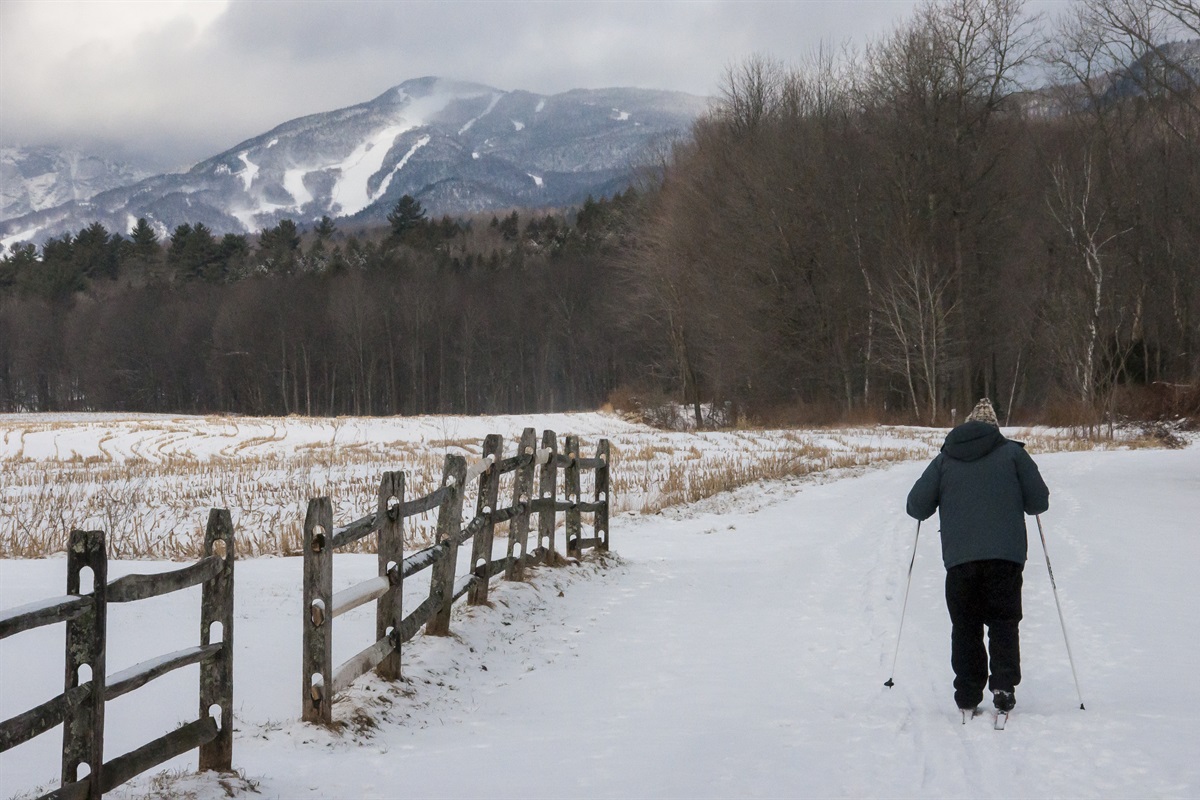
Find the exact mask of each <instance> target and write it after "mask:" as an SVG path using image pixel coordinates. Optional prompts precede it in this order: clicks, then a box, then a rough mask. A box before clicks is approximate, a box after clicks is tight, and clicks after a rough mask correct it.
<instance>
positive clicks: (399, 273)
mask: <svg viewBox="0 0 1200 800" xmlns="http://www.w3.org/2000/svg"><path fill="white" fill-rule="evenodd" d="M1198 40H1200V10H1198V8H1197V4H1196V3H1194V2H1188V1H1186V0H1079V1H1078V2H1075V3H1072V4H1071V5H1070V6H1069V8H1068V10H1067V11H1066V12H1065V13H1063V14H1062V15H1061V16H1059V17H1057V18H1054V19H1047V18H1043V17H1037V16H1033V15H1031V14H1029V13H1027V12H1026V9H1025V8H1024V6H1023V4H1022V3H1021V2H1019V0H944V1H943V2H933V1H932V0H930V1H928V2H925V3H924V4H922V5H920V6H919V7H918V8H917V9H916V11H915V12H914V13H913V14H912V15H911V16H910V17H908V18H906V19H905V20H904V21H903V23H901V24H900V25H898V26H897V27H896V28H895V29H894V30H893V31H892V32H890V33H888V34H887V35H885V36H882V37H880V38H878V39H876V40H873V41H871V42H869V43H867V44H866V45H865V46H863V47H862V48H861V49H858V50H855V49H852V48H849V47H847V48H843V49H833V48H825V49H823V50H821V51H819V52H816V53H812V54H809V55H808V56H807V57H806V58H805V59H804V60H803V61H801V62H800V63H797V64H785V63H784V62H780V61H776V60H774V59H772V58H769V57H765V56H758V57H753V58H750V59H747V60H746V61H744V62H742V63H739V64H736V65H732V66H730V67H728V68H727V69H726V72H725V74H724V78H723V81H722V92H721V96H720V97H719V98H718V99H717V101H716V102H715V103H714V105H713V107H712V108H711V110H710V111H709V113H708V114H706V115H705V116H704V117H702V118H701V119H699V120H698V121H697V122H696V124H695V125H694V127H693V130H692V131H691V132H690V136H688V137H687V138H686V139H684V140H681V141H678V142H675V143H673V144H672V146H671V147H670V148H669V149H667V150H664V151H663V152H662V153H660V154H658V155H657V156H656V157H655V159H654V160H652V161H651V160H648V162H647V164H646V165H645V168H644V170H642V174H643V178H642V179H641V180H640V182H639V184H638V185H637V186H636V187H630V189H629V190H628V191H625V192H622V193H620V194H618V195H616V196H614V197H611V198H600V199H598V200H594V199H589V200H588V201H587V202H586V203H584V204H583V205H582V206H580V207H578V208H573V209H537V210H528V209H516V210H509V211H506V212H504V213H500V214H497V215H495V216H491V215H482V216H479V217H475V218H470V219H465V218H464V219H451V218H441V219H437V220H435V219H432V218H431V217H430V216H429V215H428V214H426V212H425V210H424V209H423V208H422V207H421V204H420V202H419V201H418V200H415V199H413V198H411V197H405V198H404V199H402V200H401V201H400V202H399V203H398V204H397V205H396V207H395V208H394V209H393V211H392V213H391V215H390V216H389V218H388V222H389V225H388V227H386V228H382V229H376V230H370V229H355V230H345V231H343V230H339V225H338V221H337V220H330V219H328V218H325V219H323V220H321V221H320V222H317V223H304V224H301V223H298V222H293V221H284V222H282V223H280V224H279V225H278V226H276V227H275V228H272V229H269V230H265V231H262V232H261V233H259V234H257V235H254V236H247V235H234V234H228V235H225V236H223V237H217V236H215V235H214V234H213V233H212V232H211V231H209V230H208V229H207V228H205V226H203V225H194V226H189V225H183V226H180V227H179V228H177V229H176V230H174V231H173V232H171V233H170V235H169V236H162V237H160V236H159V235H158V234H156V233H155V231H154V230H153V228H152V227H151V226H150V225H149V224H148V223H147V222H146V221H145V220H141V221H139V222H138V224H137V226H135V227H134V228H133V229H132V230H131V231H129V232H124V233H116V232H110V231H107V230H105V229H104V228H103V226H100V225H99V224H94V225H92V226H89V227H87V228H84V229H82V230H80V231H79V232H78V234H76V235H74V236H64V237H61V238H59V239H54V240H50V241H47V242H46V243H45V244H44V245H43V246H42V247H41V248H40V249H39V248H36V247H34V246H33V245H28V244H26V245H18V246H16V247H14V248H11V249H10V250H9V251H8V252H6V253H5V254H4V255H3V257H2V258H0V410H2V411H25V410H38V411H40V410H137V411H152V412H154V411H162V412H204V413H212V412H231V413H248V414H304V415H336V414H416V413H513V412H532V411H560V410H567V409H580V408H596V407H599V406H601V405H602V404H604V403H606V402H609V403H612V404H613V405H615V406H618V407H629V406H636V405H646V404H652V403H661V402H662V401H664V400H673V401H676V402H680V403H683V404H685V405H686V406H687V407H688V408H689V409H691V410H692V413H694V414H695V416H696V418H697V421H698V422H700V423H701V424H715V423H717V422H721V423H729V422H732V421H734V418H735V417H736V418H738V419H746V420H750V421H782V420H791V421H834V420H851V419H861V420H881V419H884V420H889V421H898V422H918V423H922V424H944V423H946V422H950V421H953V420H955V419H961V418H962V416H963V415H964V414H965V413H966V412H967V411H969V409H970V408H971V407H972V405H973V404H974V399H975V398H977V397H979V396H985V395H986V396H989V397H991V398H992V399H993V400H994V402H995V403H996V405H997V408H998V409H999V410H1000V413H1001V417H1002V421H1005V422H1008V421H1012V422H1018V421H1033V420H1037V421H1047V422H1054V421H1060V422H1066V421H1070V422H1093V421H1099V420H1103V419H1109V420H1111V419H1113V418H1114V417H1115V416H1117V415H1128V414H1135V415H1136V414H1143V415H1144V414H1146V413H1152V414H1157V413H1164V411H1165V410H1170V408H1174V407H1175V406H1176V405H1177V404H1178V403H1179V402H1181V401H1180V398H1183V400H1182V402H1184V403H1187V402H1190V403H1191V404H1193V405H1194V404H1196V403H1198V402H1200V391H1197V390H1196V389H1195V386H1196V384H1197V382H1198V380H1200V214H1197V213H1195V209H1196V208H1197V207H1200V168H1198V167H1200V105H1198V103H1200V92H1198V86H1197V81H1198V79H1200V41H1198ZM1189 387H1191V388H1189ZM1164 398H1165V399H1164ZM714 409H715V410H716V415H717V417H719V419H715V418H713V416H712V415H713V414H714ZM1147 409H1150V410H1149V411H1147ZM1191 413H1200V408H1197V409H1192V410H1191ZM706 415H707V416H706Z"/></svg>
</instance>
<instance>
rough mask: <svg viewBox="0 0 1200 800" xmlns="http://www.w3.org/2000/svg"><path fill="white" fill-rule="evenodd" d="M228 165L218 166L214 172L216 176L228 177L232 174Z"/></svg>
mask: <svg viewBox="0 0 1200 800" xmlns="http://www.w3.org/2000/svg"><path fill="white" fill-rule="evenodd" d="M230 171H231V170H230V169H229V165H228V164H217V168H216V169H214V170H213V174H214V175H228V174H229V173H230Z"/></svg>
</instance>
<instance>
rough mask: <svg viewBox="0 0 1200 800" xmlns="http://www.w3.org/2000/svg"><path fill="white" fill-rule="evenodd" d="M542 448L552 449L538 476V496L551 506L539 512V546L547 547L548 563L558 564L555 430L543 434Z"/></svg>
mask: <svg viewBox="0 0 1200 800" xmlns="http://www.w3.org/2000/svg"><path fill="white" fill-rule="evenodd" d="M542 449H543V450H549V451H550V459H549V460H548V461H547V462H546V463H545V464H542V471H541V473H540V474H539V476H538V497H540V498H541V499H542V500H543V501H544V502H548V503H549V504H550V507H549V508H545V507H543V508H542V510H541V511H539V512H538V546H539V547H544V548H546V563H547V564H557V563H558V561H559V556H558V550H557V548H556V547H555V545H554V523H555V522H556V520H557V515H558V512H557V511H556V510H555V509H554V504H555V503H556V502H558V497H557V495H558V464H557V463H556V461H555V459H557V458H558V437H557V436H556V435H555V433H554V431H545V432H544V433H543V434H542Z"/></svg>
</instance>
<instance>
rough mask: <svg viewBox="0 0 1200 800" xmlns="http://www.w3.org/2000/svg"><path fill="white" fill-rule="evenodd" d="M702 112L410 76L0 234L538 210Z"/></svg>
mask: <svg viewBox="0 0 1200 800" xmlns="http://www.w3.org/2000/svg"><path fill="white" fill-rule="evenodd" d="M706 106H707V100H705V99H704V98H700V97H695V96H692V95H687V94H682V93H677V92H661V91H646V90H638V89H600V90H582V89H581V90H573V91H570V92H565V93H562V94H557V95H550V96H545V95H538V94H532V93H530V92H523V91H511V92H506V91H501V90H499V89H494V88H491V87H489V86H484V85H480V84H474V83H463V82H457V81H450V80H443V79H438V78H420V79H417V80H411V81H407V82H405V83H403V84H401V85H399V86H397V87H395V88H393V89H390V90H388V91H387V92H385V93H383V94H382V95H380V96H379V97H377V98H375V99H374V100H371V101H369V102H366V103H362V104H360V105H356V106H351V107H349V108H343V109H340V110H337V111H330V112H327V113H322V114H314V115H312V116H307V117H302V118H300V119H295V120H292V121H290V122H286V123H284V124H282V125H280V126H278V127H276V128H275V129H273V130H271V131H268V132H267V133H264V134H262V135H261V136H257V137H255V138H253V139H249V140H247V141H244V142H242V143H241V144H239V145H237V146H236V147H233V148H231V149H229V150H227V151H225V152H224V153H221V154H219V155H217V156H214V157H213V158H210V159H208V160H206V161H202V162H201V163H199V164H197V165H195V166H194V167H193V168H192V169H191V170H189V171H188V172H186V173H182V174H173V175H157V176H154V177H151V178H147V179H145V180H142V181H140V182H138V183H135V184H132V185H128V186H123V187H121V188H116V189H112V190H110V191H107V192H103V193H101V194H99V195H97V196H95V197H92V198H91V199H89V200H74V201H72V202H67V203H64V204H62V205H58V206H55V207H53V208H49V209H45V210H39V211H34V212H33V213H28V214H24V215H22V216H19V217H16V218H14V219H8V220H6V221H4V222H2V223H0V239H3V240H4V241H5V242H6V243H12V242H15V241H21V240H32V241H39V242H40V241H43V240H44V239H45V238H47V237H48V236H52V235H58V234H61V233H64V232H69V231H78V230H79V229H80V228H81V227H83V226H85V225H87V224H89V223H91V222H92V221H94V220H99V221H100V222H101V223H103V224H104V225H105V226H106V227H107V228H108V229H109V230H112V231H120V232H127V231H128V230H129V228H130V226H131V225H132V224H133V223H134V222H135V221H136V219H137V218H138V217H143V216H144V217H146V218H147V219H149V220H151V221H152V223H153V224H154V225H155V226H156V227H157V228H159V229H160V231H162V232H166V231H170V230H172V229H173V228H174V227H175V226H177V225H180V224H183V223H185V222H186V223H193V224H194V223H197V222H202V223H204V224H205V225H207V226H209V227H210V228H212V229H213V230H214V231H215V232H216V233H218V234H219V233H226V232H235V233H244V232H253V231H257V230H260V229H262V228H265V227H269V226H272V225H274V224H276V223H278V222H279V221H280V220H282V219H285V218H289V219H293V220H296V221H298V222H301V223H304V222H308V221H311V220H315V219H319V218H320V217H321V216H323V215H326V214H328V215H329V216H331V217H335V218H338V217H341V218H352V219H354V220H356V221H383V220H384V219H385V218H386V215H387V213H388V212H389V211H390V210H391V208H392V207H393V206H394V205H395V203H396V201H397V200H398V199H399V198H400V197H401V196H403V195H405V194H411V195H413V196H414V197H416V198H417V199H418V200H420V201H421V203H422V204H423V205H424V206H425V208H426V209H427V210H428V211H429V212H430V213H431V214H435V215H437V214H443V213H449V214H461V213H468V212H474V211H480V210H486V209H499V208H505V207H511V206H526V207H549V206H562V205H567V204H572V203H578V202H580V201H582V200H583V199H584V198H585V197H586V196H587V195H588V194H593V195H602V194H610V193H612V192H614V191H619V190H621V189H624V188H625V186H626V185H627V184H628V183H629V181H630V179H631V177H632V176H633V174H634V172H635V170H636V168H637V167H638V166H639V165H640V164H643V163H646V162H647V161H648V160H649V158H650V157H651V156H652V153H653V148H654V147H655V146H656V145H658V144H661V143H662V142H664V141H667V140H669V139H671V138H673V137H678V136H682V135H685V134H686V133H687V132H688V129H689V127H690V125H691V123H692V121H693V120H694V119H695V118H696V117H697V116H698V115H699V114H700V113H702V112H703V111H704V109H705V108H706Z"/></svg>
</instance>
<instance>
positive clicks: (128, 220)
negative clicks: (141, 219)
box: [125, 214, 137, 233]
mask: <svg viewBox="0 0 1200 800" xmlns="http://www.w3.org/2000/svg"><path fill="white" fill-rule="evenodd" d="M136 227H137V218H136V217H134V216H133V214H126V215H125V232H126V233H133V229H134V228H136Z"/></svg>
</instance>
